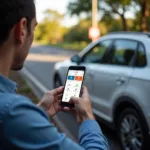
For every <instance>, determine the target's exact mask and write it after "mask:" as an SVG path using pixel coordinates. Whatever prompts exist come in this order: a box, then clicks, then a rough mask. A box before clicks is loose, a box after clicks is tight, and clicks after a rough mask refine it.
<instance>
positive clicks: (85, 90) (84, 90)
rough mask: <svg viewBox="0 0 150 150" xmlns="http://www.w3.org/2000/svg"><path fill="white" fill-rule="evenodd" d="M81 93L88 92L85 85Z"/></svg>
mask: <svg viewBox="0 0 150 150" xmlns="http://www.w3.org/2000/svg"><path fill="white" fill-rule="evenodd" d="M83 93H87V94H88V89H87V87H86V86H83Z"/></svg>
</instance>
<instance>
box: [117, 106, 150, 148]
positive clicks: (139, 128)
mask: <svg viewBox="0 0 150 150" xmlns="http://www.w3.org/2000/svg"><path fill="white" fill-rule="evenodd" d="M145 127H146V126H145V121H143V119H142V117H141V116H140V115H139V113H138V112H137V111H136V110H135V109H132V108H128V109H125V110H124V111H123V112H122V113H121V115H120V117H119V120H118V123H117V133H118V138H119V140H120V144H121V147H122V149H123V150H145V148H146V147H147V145H148V142H147V141H148V140H147V139H148V134H147V133H148V129H147V128H145Z"/></svg>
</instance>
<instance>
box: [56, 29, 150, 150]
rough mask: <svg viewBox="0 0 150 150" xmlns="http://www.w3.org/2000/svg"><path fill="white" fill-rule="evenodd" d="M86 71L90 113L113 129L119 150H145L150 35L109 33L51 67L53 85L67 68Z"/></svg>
mask: <svg viewBox="0 0 150 150" xmlns="http://www.w3.org/2000/svg"><path fill="white" fill-rule="evenodd" d="M76 65H82V66H85V67H86V68H87V72H86V78H85V85H86V86H87V87H88V89H89V93H90V96H91V100H92V105H93V112H94V114H95V115H96V116H98V117H99V118H100V119H101V120H103V121H104V123H106V124H107V125H109V127H111V128H113V129H116V132H117V134H118V137H119V140H120V143H121V146H122V149H123V150H141V149H143V147H144V148H145V147H146V149H147V150H148V149H150V147H149V148H148V147H147V144H148V143H149V134H150V34H146V33H134V32H118V33H111V34H109V35H107V36H103V37H101V38H100V39H99V40H97V41H96V42H94V43H92V44H90V45H89V46H88V47H86V48H85V49H84V50H83V51H82V52H80V53H79V54H78V55H75V56H73V57H72V58H71V59H69V60H66V61H64V62H59V63H57V64H56V65H55V68H54V86H55V87H58V86H60V85H64V84H65V79H66V75H67V70H68V67H69V66H76Z"/></svg>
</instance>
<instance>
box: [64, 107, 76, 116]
mask: <svg viewBox="0 0 150 150" xmlns="http://www.w3.org/2000/svg"><path fill="white" fill-rule="evenodd" d="M61 109H62V110H63V111H66V112H71V113H72V114H73V115H74V116H76V110H75V109H72V108H69V107H63V108H61Z"/></svg>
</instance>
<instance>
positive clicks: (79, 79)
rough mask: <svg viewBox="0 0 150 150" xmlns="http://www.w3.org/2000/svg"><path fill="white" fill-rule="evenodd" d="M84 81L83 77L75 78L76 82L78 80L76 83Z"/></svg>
mask: <svg viewBox="0 0 150 150" xmlns="http://www.w3.org/2000/svg"><path fill="white" fill-rule="evenodd" d="M82 79H83V77H82V76H76V77H75V80H76V81H82Z"/></svg>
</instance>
